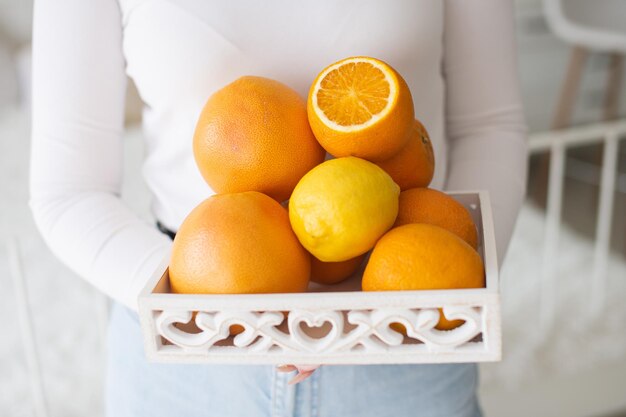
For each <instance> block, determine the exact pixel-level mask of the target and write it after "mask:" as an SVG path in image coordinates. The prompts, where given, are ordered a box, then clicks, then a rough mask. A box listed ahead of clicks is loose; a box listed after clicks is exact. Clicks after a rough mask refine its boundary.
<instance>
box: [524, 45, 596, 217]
mask: <svg viewBox="0 0 626 417" xmlns="http://www.w3.org/2000/svg"><path fill="white" fill-rule="evenodd" d="M588 55H589V51H588V50H587V49H586V48H584V47H582V46H574V47H573V49H572V52H571V54H570V59H569V64H568V67H567V72H566V74H565V78H564V80H563V84H562V85H561V91H560V93H559V98H558V101H557V106H556V109H555V113H554V118H553V119H552V129H563V128H565V127H568V126H569V125H570V123H571V119H572V110H573V108H574V103H575V102H576V95H577V94H578V89H579V87H580V81H581V79H582V74H583V69H584V67H585V63H586V62H587V57H588ZM549 165H550V156H549V155H548V154H542V155H538V156H537V158H536V160H535V161H534V162H533V164H532V166H531V171H532V172H531V175H532V176H531V178H532V181H533V182H535V184H536V185H535V187H533V188H531V189H529V195H530V197H531V198H532V199H533V200H534V201H535V202H537V203H538V204H539V205H541V206H543V205H545V204H546V201H547V196H548V188H547V187H548V170H549V168H548V167H549Z"/></svg>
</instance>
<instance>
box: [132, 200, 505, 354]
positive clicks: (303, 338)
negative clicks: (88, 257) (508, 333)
mask: <svg viewBox="0 0 626 417" xmlns="http://www.w3.org/2000/svg"><path fill="white" fill-rule="evenodd" d="M450 194H451V195H452V196H453V197H454V198H456V199H457V200H458V201H459V202H461V203H462V204H463V205H464V206H466V207H467V208H468V209H469V210H470V213H471V214H472V217H473V219H474V222H475V223H476V225H477V227H478V231H479V234H478V235H479V248H478V249H479V253H480V255H481V257H482V258H483V260H484V262H485V273H486V288H479V289H461V290H429V291H386V292H361V291H360V288H361V274H362V270H361V271H359V272H358V273H356V274H355V275H354V276H353V277H351V278H350V279H348V280H347V281H344V282H343V283H341V284H338V285H334V286H323V285H319V284H315V283H311V285H310V286H309V291H310V292H308V293H299V294H242V295H184V294H171V293H169V279H168V270H167V261H168V259H167V260H164V262H163V264H162V265H161V267H160V268H159V269H158V270H157V271H156V272H155V274H154V276H153V277H152V278H151V279H150V280H149V281H148V284H147V285H146V287H145V288H144V289H143V291H142V293H141V294H140V296H139V313H140V319H141V326H142V330H143V333H144V341H145V350H146V355H147V357H148V359H149V360H151V361H157V362H174V363H240V364H286V363H290V364H377V363H378V364H382V363H446V362H485V361H498V360H500V357H501V329H500V296H499V289H498V265H497V258H496V252H495V239H494V233H493V221H492V214H491V206H490V203H489V196H488V195H487V193H486V192H483V191H480V192H457V193H450ZM438 308H443V312H444V314H445V316H446V317H447V318H448V319H463V320H465V323H464V324H463V325H462V326H460V327H458V328H456V329H454V330H450V331H439V330H437V329H435V328H434V326H435V325H436V324H437V322H438V320H439V310H438ZM193 312H198V313H197V314H196V315H195V316H194V315H193ZM285 315H287V318H285ZM394 322H399V323H402V324H403V325H404V326H405V327H406V329H407V336H403V335H402V334H400V333H398V332H396V331H394V330H393V329H391V328H390V327H389V324H390V323H394ZM234 324H238V325H241V326H243V327H244V329H245V330H244V332H243V333H240V334H238V335H236V336H234V337H233V336H230V335H229V328H230V326H231V325H234Z"/></svg>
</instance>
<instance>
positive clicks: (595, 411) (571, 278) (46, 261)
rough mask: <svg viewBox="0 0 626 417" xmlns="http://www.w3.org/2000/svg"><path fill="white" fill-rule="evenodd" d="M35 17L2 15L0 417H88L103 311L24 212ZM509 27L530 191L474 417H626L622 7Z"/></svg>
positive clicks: (533, 9) (137, 184)
mask: <svg viewBox="0 0 626 417" xmlns="http://www.w3.org/2000/svg"><path fill="white" fill-rule="evenodd" d="M31 15H32V2H31V1H29V0H0V187H1V189H2V197H1V198H0V209H1V212H0V230H2V238H1V239H0V317H2V320H0V334H1V335H2V340H3V343H1V344H0V370H1V371H0V415H2V416H9V417H22V416H24V417H25V416H58V417H61V416H63V417H65V416H68V417H69V416H85V415H89V416H96V417H97V416H99V415H102V394H101V393H102V376H103V358H104V356H103V349H104V346H105V345H104V329H105V326H106V301H105V300H104V299H103V297H101V296H100V295H99V294H97V293H96V292H95V291H94V290H93V289H92V288H91V287H89V286H88V285H86V284H85V283H84V282H83V281H82V280H81V279H79V278H77V277H75V276H73V275H72V274H71V273H70V272H68V271H67V270H66V269H65V268H64V267H63V266H61V265H60V264H59V263H58V262H57V261H56V260H55V259H54V258H53V256H52V255H51V253H50V252H49V251H48V249H47V248H46V247H45V246H44V244H43V242H42V240H41V238H40V237H39V234H38V233H37V231H36V229H35V226H34V224H33V221H32V219H31V215H30V212H29V210H28V208H27V178H28V162H27V161H28V152H29V139H30V133H29V129H30V121H29V96H30V88H29V84H30V81H29V80H30V74H29V73H30V61H31V56H30V33H31V28H32V25H31ZM516 24H517V29H516V31H517V38H518V51H519V70H520V77H521V84H522V93H523V99H524V103H525V108H526V115H527V119H528V123H529V126H530V132H531V138H530V144H531V155H530V157H529V164H530V165H529V166H530V170H529V178H528V181H529V182H528V190H529V192H528V197H527V200H526V202H525V204H524V207H523V209H522V212H521V215H520V218H519V220H518V224H517V228H516V231H515V234H514V237H513V241H512V243H511V246H510V249H509V256H508V258H507V260H506V262H505V264H504V266H503V269H502V274H501V286H502V308H503V312H502V314H503V343H504V352H503V358H504V360H503V361H502V362H500V363H491V364H483V365H481V388H480V394H481V399H482V404H483V407H484V411H485V415H486V416H487V417H490V416H507V417H515V416H540V417H560V416H562V417H596V416H597V417H600V416H604V417H609V416H611V417H618V416H626V302H624V300H625V299H626V140H624V139H625V138H626V82H624V78H625V77H626V66H625V65H624V63H623V57H624V54H626V0H563V4H561V1H559V0H544V1H541V0H517V1H516ZM140 107H141V105H140V102H139V100H138V98H137V96H136V93H135V92H134V91H133V89H132V88H131V89H130V91H129V97H128V106H127V108H128V110H127V125H128V126H127V134H126V136H127V138H126V141H125V143H126V152H125V157H126V165H125V168H126V173H128V175H126V178H127V182H126V183H125V185H124V191H123V198H124V199H125V200H126V201H127V203H128V204H129V205H130V206H131V207H132V208H133V209H134V210H135V211H136V212H138V213H140V215H141V216H144V217H145V218H147V219H149V218H150V214H149V211H148V203H149V201H148V193H147V191H146V189H145V186H144V184H143V183H141V180H140V178H141V175H140V168H139V161H140V160H141V158H142V152H143V150H142V144H141V133H140V129H139V127H138V123H139V122H140V118H141V110H140ZM133 181H134V182H133ZM24 259H28V262H22V261H23V260H24Z"/></svg>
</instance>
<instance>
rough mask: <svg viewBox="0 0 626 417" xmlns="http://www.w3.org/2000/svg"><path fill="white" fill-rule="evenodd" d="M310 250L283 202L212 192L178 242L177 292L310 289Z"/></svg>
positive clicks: (173, 268) (173, 269)
mask: <svg viewBox="0 0 626 417" xmlns="http://www.w3.org/2000/svg"><path fill="white" fill-rule="evenodd" d="M310 273H311V261H310V255H309V254H308V253H307V252H306V250H305V249H304V248H303V247H302V246H301V245H300V243H299V242H298V239H297V238H296V235H295V234H294V233H293V231H292V230H291V226H290V224H289V216H288V214H287V212H286V211H285V209H284V208H283V207H281V205H280V204H279V203H277V202H276V201H274V200H272V199H271V198H270V197H268V196H266V195H264V194H261V193H258V192H254V191H251V192H244V193H236V194H222V195H214V196H212V197H209V198H208V199H206V200H204V201H203V202H202V203H200V204H199V205H198V206H197V207H196V208H194V209H193V210H192V211H191V213H189V215H188V216H187V218H186V219H185V220H184V221H183V223H182V225H181V226H180V229H179V230H178V233H177V234H176V238H175V239H174V244H173V247H172V257H171V260H170V266H169V275H170V285H171V289H172V291H173V292H175V293H186V294H247V293H292V292H304V291H306V289H307V285H308V282H309V277H310Z"/></svg>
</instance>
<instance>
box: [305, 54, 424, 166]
mask: <svg viewBox="0 0 626 417" xmlns="http://www.w3.org/2000/svg"><path fill="white" fill-rule="evenodd" d="M307 114H308V117H309V123H310V125H311V129H312V130H313V133H314V134H315V137H316V138H317V140H318V141H319V143H320V144H321V145H322V146H323V147H324V149H326V151H327V152H329V153H330V154H332V155H333V156H335V157H343V156H357V157H360V158H363V159H367V160H370V161H381V160H384V159H388V158H390V157H392V156H393V155H394V154H396V153H397V152H398V151H399V150H400V149H402V147H403V146H404V145H405V144H406V143H407V141H408V138H409V135H408V134H407V133H408V131H409V130H410V129H411V127H412V125H413V121H414V118H415V114H414V109H413V99H412V97H411V92H410V91H409V87H408V86H407V84H406V82H405V81H404V79H403V78H402V77H401V76H400V74H398V73H397V72H396V71H395V70H394V69H393V68H392V67H391V66H390V65H388V64H386V63H385V62H383V61H381V60H379V59H376V58H370V57H363V56H360V57H352V58H346V59H343V60H341V61H339V62H336V63H334V64H332V65H330V66H328V67H327V68H325V69H324V70H323V71H322V72H321V73H320V74H319V75H318V76H317V78H316V79H315V81H314V82H313V85H312V86H311V89H310V91H309V97H308V102H307Z"/></svg>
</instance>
